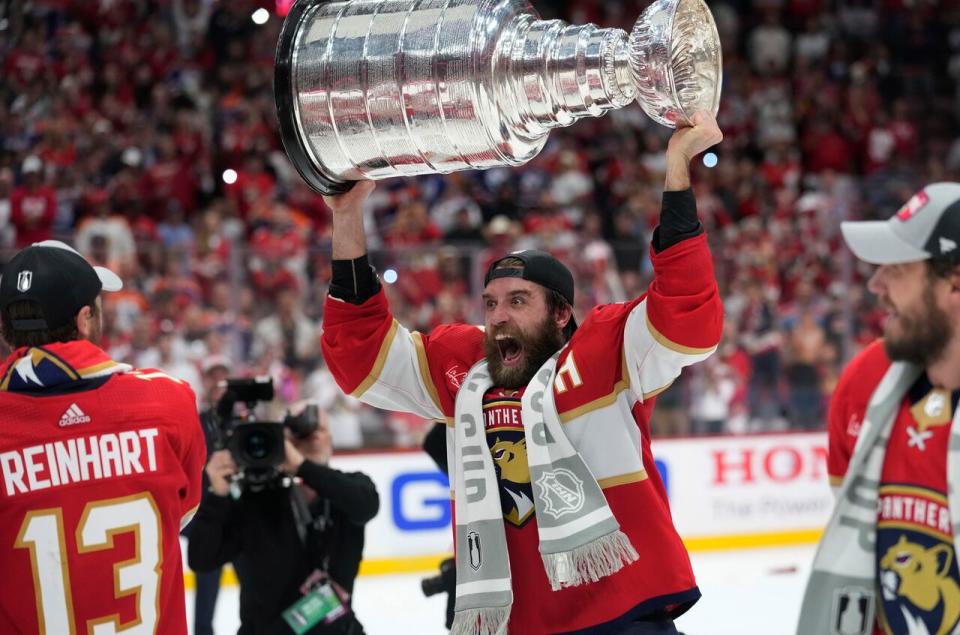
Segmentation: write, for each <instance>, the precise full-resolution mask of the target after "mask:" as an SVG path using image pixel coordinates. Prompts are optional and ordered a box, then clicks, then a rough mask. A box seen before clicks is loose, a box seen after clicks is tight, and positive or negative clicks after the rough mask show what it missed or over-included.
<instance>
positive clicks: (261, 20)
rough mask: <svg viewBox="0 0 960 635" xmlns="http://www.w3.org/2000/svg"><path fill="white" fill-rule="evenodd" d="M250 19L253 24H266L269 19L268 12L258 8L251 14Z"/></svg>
mask: <svg viewBox="0 0 960 635" xmlns="http://www.w3.org/2000/svg"><path fill="white" fill-rule="evenodd" d="M250 19H251V20H253V23H254V24H266V23H267V20H269V19H270V12H269V11H267V10H266V9H264V8H263V7H260V8H259V9H257V10H256V11H254V12H253V15H251V16H250Z"/></svg>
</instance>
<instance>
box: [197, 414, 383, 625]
mask: <svg viewBox="0 0 960 635" xmlns="http://www.w3.org/2000/svg"><path fill="white" fill-rule="evenodd" d="M277 425H279V424H277ZM287 435H288V436H287V438H286V440H285V453H284V459H283V463H282V464H281V465H280V472H279V473H278V474H277V478H274V479H272V480H269V481H263V482H258V485H257V486H256V487H251V486H247V487H245V488H244V490H243V493H242V494H241V495H240V496H239V497H238V498H234V497H232V496H231V489H232V485H231V484H232V480H233V479H234V478H235V477H236V476H237V475H238V473H239V469H238V466H237V462H236V461H235V459H234V456H233V455H232V454H231V451H230V450H219V451H217V452H214V453H213V454H212V455H211V457H210V461H209V462H208V463H207V467H206V473H207V476H208V478H209V479H210V487H209V489H208V491H207V492H206V493H205V494H204V498H203V501H202V502H201V504H200V509H199V510H198V512H197V516H196V518H195V520H194V523H193V527H192V533H191V536H190V543H189V547H188V560H189V563H190V566H191V567H192V568H193V569H195V570H197V571H209V570H212V569H216V568H217V567H220V566H222V565H223V564H224V563H226V562H230V561H231V560H236V559H238V558H239V561H240V563H241V564H242V567H241V571H242V573H241V575H240V578H241V579H240V620H241V626H240V630H239V634H240V635H243V634H245V633H251V634H254V633H255V634H257V635H260V634H274V633H278V634H279V633H293V632H309V633H311V634H313V635H327V634H344V635H346V634H349V635H357V634H362V633H363V628H362V626H361V625H360V623H359V622H358V621H357V619H356V617H355V616H354V615H353V613H352V612H349V594H350V593H352V591H353V582H354V579H355V578H356V576H357V571H358V569H359V566H360V559H361V557H362V555H363V541H364V533H363V526H364V524H366V523H367V522H368V521H369V520H371V519H372V518H373V517H374V516H376V514H377V510H378V508H379V504H380V501H379V498H378V496H377V491H376V488H375V487H374V484H373V482H372V481H371V480H370V479H369V478H368V477H367V476H366V475H364V474H360V473H350V474H348V473H345V472H341V471H339V470H335V469H333V468H330V467H328V466H327V463H328V461H329V459H330V454H331V447H332V446H331V437H330V433H329V429H328V427H327V423H326V421H325V419H324V418H323V417H321V418H320V421H319V424H318V426H317V427H316V428H315V429H314V430H313V431H311V432H309V433H307V434H306V435H305V436H302V437H301V438H295V437H293V435H291V434H290V433H289V432H288V433H287ZM284 475H286V476H289V477H295V478H294V479H293V484H292V485H290V484H289V480H290V479H285V478H284ZM330 591H333V592H334V593H335V594H336V595H337V596H338V598H339V600H340V602H339V604H342V605H343V606H344V608H346V609H347V612H346V614H345V615H342V616H340V617H338V618H336V619H333V618H334V617H335V616H336V615H337V614H338V613H340V612H341V610H340V609H336V610H334V611H332V612H329V614H328V615H327V616H326V619H324V618H323V617H322V616H318V615H316V614H312V615H308V616H306V618H304V616H303V614H302V612H300V613H298V614H297V615H296V619H297V621H298V623H299V624H300V625H301V626H302V625H304V624H313V623H314V622H315V621H316V624H315V625H314V626H312V627H311V628H309V630H308V631H305V630H297V631H295V630H294V629H293V628H292V627H291V625H290V624H291V619H292V618H291V617H290V611H289V609H291V608H295V607H294V605H295V604H297V603H298V601H301V600H303V598H304V596H305V595H307V594H311V593H313V594H318V593H319V595H320V596H322V597H324V598H326V597H328V596H329V595H331V593H330ZM334 603H335V604H336V603H337V602H336V601H335V602H334ZM327 609H329V605H327ZM285 613H287V617H286V618H285V617H284V614H285Z"/></svg>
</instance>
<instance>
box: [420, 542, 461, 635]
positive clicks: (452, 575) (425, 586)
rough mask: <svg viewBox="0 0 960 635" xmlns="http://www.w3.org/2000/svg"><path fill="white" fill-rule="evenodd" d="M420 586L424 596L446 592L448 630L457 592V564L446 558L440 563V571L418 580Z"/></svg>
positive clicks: (451, 623) (451, 621) (451, 620)
mask: <svg viewBox="0 0 960 635" xmlns="http://www.w3.org/2000/svg"><path fill="white" fill-rule="evenodd" d="M420 588H421V589H422V590H423V594H424V595H425V596H426V597H430V596H431V595H436V594H438V593H443V592H444V591H446V592H447V610H446V626H447V630H449V629H450V627H451V626H453V609H454V601H455V599H456V594H457V565H456V563H455V562H454V560H453V558H447V559H446V560H443V561H442V562H441V563H440V573H438V574H437V575H435V576H433V577H431V578H424V579H422V580H420Z"/></svg>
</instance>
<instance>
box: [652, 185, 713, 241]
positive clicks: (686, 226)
mask: <svg viewBox="0 0 960 635" xmlns="http://www.w3.org/2000/svg"><path fill="white" fill-rule="evenodd" d="M702 233H703V225H701V224H700V219H699V218H698V217H697V200H696V198H694V196H693V189H692V188H687V189H685V190H682V191H680V192H664V193H663V202H662V203H661V207H660V225H659V226H657V229H656V230H655V231H654V232H653V241H652V242H653V248H654V249H656V250H657V251H658V252H660V251H663V250H664V249H669V248H670V247H673V246H674V245H676V244H677V243H680V242H683V241H684V240H687V239H689V238H696V237H697V236H699V235H700V234H702Z"/></svg>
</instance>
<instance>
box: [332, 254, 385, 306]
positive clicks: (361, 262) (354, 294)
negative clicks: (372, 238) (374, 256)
mask: <svg viewBox="0 0 960 635" xmlns="http://www.w3.org/2000/svg"><path fill="white" fill-rule="evenodd" d="M332 268H333V276H332V279H331V280H330V295H332V296H333V297H335V298H337V299H338V300H343V301H344V302H349V303H350V304H357V305H360V304H363V303H364V302H366V301H367V300H369V299H370V298H372V297H373V296H375V295H376V294H377V292H378V291H380V280H379V279H378V278H377V274H376V271H374V269H373V266H372V265H371V264H370V261H369V260H368V259H367V255H366V254H364V255H362V256H360V257H359V258H357V259H355V260H334V261H333V263H332Z"/></svg>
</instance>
